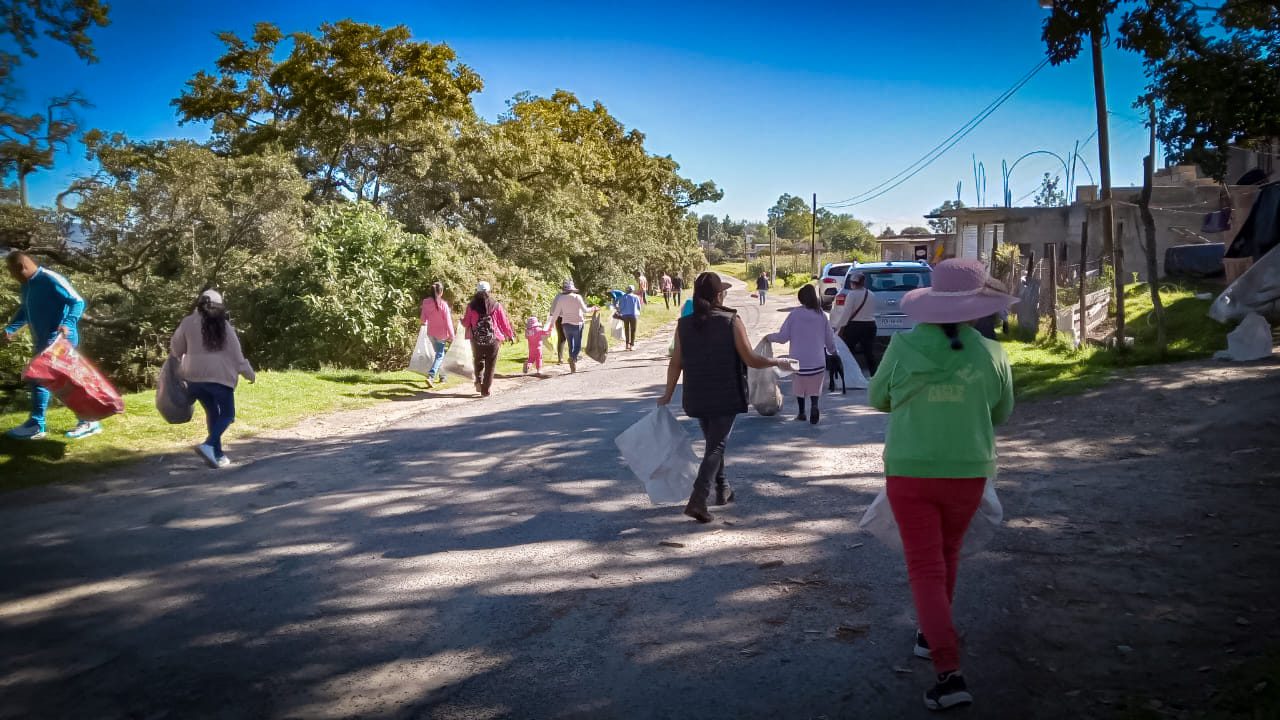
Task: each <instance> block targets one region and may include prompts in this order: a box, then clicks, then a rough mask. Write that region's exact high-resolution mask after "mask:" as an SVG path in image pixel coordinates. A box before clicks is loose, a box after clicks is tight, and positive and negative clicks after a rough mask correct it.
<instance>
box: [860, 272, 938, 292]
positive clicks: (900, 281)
mask: <svg viewBox="0 0 1280 720" xmlns="http://www.w3.org/2000/svg"><path fill="white" fill-rule="evenodd" d="M931 276H932V273H930V272H928V271H924V270H878V271H876V272H873V273H869V274H868V277H867V285H868V287H870V288H871V291H872V292H876V291H879V292H907V291H908V290H915V289H916V288H922V287H929V285H930V281H931Z"/></svg>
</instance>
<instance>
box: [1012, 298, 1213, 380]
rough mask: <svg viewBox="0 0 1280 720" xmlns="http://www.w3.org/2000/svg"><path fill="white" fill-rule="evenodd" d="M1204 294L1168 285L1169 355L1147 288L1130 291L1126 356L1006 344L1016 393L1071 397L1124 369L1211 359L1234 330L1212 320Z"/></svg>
mask: <svg viewBox="0 0 1280 720" xmlns="http://www.w3.org/2000/svg"><path fill="white" fill-rule="evenodd" d="M1198 291H1200V288H1197V287H1195V286H1178V285H1174V284H1168V283H1165V284H1162V285H1161V290H1160V299H1161V302H1163V304H1164V307H1165V312H1166V323H1167V327H1168V340H1169V343H1168V350H1167V352H1165V353H1164V354H1163V355H1162V354H1161V353H1160V352H1159V350H1158V349H1157V347H1156V327H1155V318H1154V316H1153V315H1152V304H1151V294H1150V290H1148V289H1147V286H1146V284H1136V285H1130V286H1129V287H1128V288H1126V291H1125V317H1126V328H1125V334H1126V335H1129V336H1131V337H1133V338H1134V346H1133V347H1132V348H1129V349H1127V350H1124V351H1117V350H1114V349H1104V348H1098V347H1092V346H1087V347H1084V348H1081V349H1079V350H1076V349H1074V348H1072V347H1071V346H1070V345H1069V344H1068V343H1065V342H1062V341H1058V340H1048V339H1043V338H1042V339H1040V340H1038V341H1036V342H1021V341H1018V340H1013V339H1006V340H1004V347H1005V350H1006V351H1007V352H1008V353H1009V360H1010V362H1011V363H1013V382H1014V389H1015V391H1016V392H1017V394H1018V396H1019V397H1023V398H1033V397H1040V396H1054V395H1069V394H1075V393H1080V392H1084V391H1086V390H1089V389H1092V388H1095V387H1098V386H1099V385H1102V384H1104V383H1106V382H1107V381H1108V380H1109V379H1111V376H1112V374H1113V373H1114V372H1115V371H1116V370H1119V369H1123V368H1131V367H1140V366H1144V365H1154V364H1158V363H1165V362H1175V361H1180V360H1194V359H1198V358H1205V357H1209V356H1211V355H1212V354H1213V353H1214V351H1216V350H1221V349H1223V348H1225V347H1226V346H1227V340H1226V336H1227V333H1228V332H1229V331H1230V330H1231V328H1230V327H1228V326H1226V325H1221V324H1219V323H1217V322H1215V321H1213V320H1211V319H1210V318H1209V317H1208V315H1207V313H1208V311H1209V305H1210V304H1211V302H1212V301H1211V300H1200V299H1197V298H1196V297H1195V295H1196V293H1197V292H1198Z"/></svg>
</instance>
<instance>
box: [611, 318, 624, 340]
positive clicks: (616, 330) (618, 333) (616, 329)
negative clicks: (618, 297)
mask: <svg viewBox="0 0 1280 720" xmlns="http://www.w3.org/2000/svg"><path fill="white" fill-rule="evenodd" d="M625 338H626V333H625V331H624V329H623V327H622V321H621V320H614V321H613V339H614V340H623V339H625Z"/></svg>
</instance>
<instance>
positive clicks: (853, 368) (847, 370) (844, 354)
mask: <svg viewBox="0 0 1280 720" xmlns="http://www.w3.org/2000/svg"><path fill="white" fill-rule="evenodd" d="M836 355H838V356H840V362H841V363H843V364H844V386H845V387H846V388H853V389H854V390H865V389H866V388H867V386H869V385H870V384H871V383H870V382H868V381H867V376H866V375H863V374H862V368H860V367H858V361H857V360H854V359H853V353H851V352H849V346H848V345H845V343H844V340H842V339H841V338H839V337H837V338H836Z"/></svg>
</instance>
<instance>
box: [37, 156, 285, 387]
mask: <svg viewBox="0 0 1280 720" xmlns="http://www.w3.org/2000/svg"><path fill="white" fill-rule="evenodd" d="M86 144H87V145H88V147H89V152H90V154H91V156H92V157H94V158H95V159H96V160H97V162H98V165H99V169H98V172H96V173H95V174H94V175H92V176H90V177H86V178H82V179H80V180H78V181H76V183H75V184H74V185H73V186H72V187H71V188H70V189H69V190H68V191H67V192H66V193H64V197H62V198H60V201H62V200H66V201H67V204H68V205H74V206H73V207H69V208H67V209H66V210H64V213H65V214H66V215H67V216H69V218H71V219H72V220H74V222H75V226H76V227H77V228H78V231H79V237H78V238H77V240H76V241H75V242H72V241H71V240H70V237H69V236H68V235H67V234H61V235H59V236H57V237H56V240H55V241H54V242H53V243H52V245H51V246H50V245H47V244H46V245H43V246H29V249H31V250H33V251H35V252H38V253H40V254H41V255H43V256H45V257H48V258H51V259H53V260H54V261H55V262H56V263H58V264H59V265H60V266H62V267H64V268H68V269H70V270H71V271H72V272H73V273H75V276H76V280H77V284H78V285H79V286H80V289H81V291H82V292H84V293H86V294H87V295H88V300H89V303H90V309H89V311H88V313H87V314H86V316H85V319H84V323H85V324H86V325H87V326H89V327H90V328H92V330H93V331H92V332H91V333H88V334H87V336H86V337H87V342H89V343H90V344H91V345H92V346H93V348H94V354H95V357H98V358H101V359H102V360H103V363H104V365H106V366H107V367H109V368H110V369H111V370H112V371H113V372H114V373H115V374H116V376H117V378H118V379H120V380H122V381H124V382H126V383H127V384H132V383H136V382H143V381H146V380H149V379H150V377H151V374H152V368H153V366H154V363H155V362H156V361H157V359H158V358H162V357H163V352H164V345H165V342H166V340H167V338H168V335H169V334H170V333H171V332H172V330H173V327H174V326H175V325H176V323H177V321H178V319H180V318H181V316H182V314H183V313H185V312H186V311H187V310H188V309H189V308H190V307H191V304H192V302H193V300H194V299H195V296H196V294H197V293H198V292H199V291H200V290H202V289H204V288H207V287H218V288H220V289H223V290H227V291H228V295H229V296H230V297H232V298H235V297H237V296H241V297H242V296H243V295H244V294H245V293H246V292H247V291H248V290H249V289H250V288H254V287H258V286H262V285H267V284H270V283H271V282H273V276H274V263H275V261H276V259H277V258H279V257H281V256H284V255H287V254H289V253H292V252H295V251H296V250H297V249H298V248H299V247H300V243H301V240H302V237H303V217H304V202H303V198H304V196H305V194H306V192H307V184H306V183H305V182H304V181H303V180H302V179H301V178H300V177H299V175H298V172H297V170H296V169H295V168H294V165H293V163H292V161H291V160H290V158H289V157H288V156H287V155H285V154H282V153H279V152H277V153H262V154H255V155H250V156H245V157H225V156H219V155H217V154H215V153H213V152H212V151H210V150H209V149H208V148H206V147H203V146H201V145H199V144H196V143H193V142H189V141H159V142H143V143H139V142H132V141H129V140H128V139H126V138H124V137H122V136H118V135H117V136H113V137H105V136H103V135H101V134H99V133H96V132H91V133H89V134H88V135H87V136H86ZM73 200H74V202H71V201H73ZM233 304H234V303H233Z"/></svg>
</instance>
